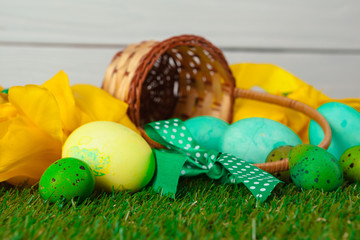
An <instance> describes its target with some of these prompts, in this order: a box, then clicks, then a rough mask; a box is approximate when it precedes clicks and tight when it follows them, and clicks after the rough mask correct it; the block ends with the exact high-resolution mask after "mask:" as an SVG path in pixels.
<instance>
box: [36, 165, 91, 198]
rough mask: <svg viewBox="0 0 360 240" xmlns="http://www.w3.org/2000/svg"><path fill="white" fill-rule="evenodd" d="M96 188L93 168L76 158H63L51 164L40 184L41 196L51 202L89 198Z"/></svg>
mask: <svg viewBox="0 0 360 240" xmlns="http://www.w3.org/2000/svg"><path fill="white" fill-rule="evenodd" d="M94 188H95V176H94V174H93V172H92V170H91V168H90V167H89V166H88V165H87V164H86V163H85V162H83V161H81V160H79V159H76V158H62V159H60V160H58V161H56V162H54V163H53V164H51V165H50V166H49V167H48V168H47V169H46V170H45V172H44V173H43V175H42V176H41V179H40V183H39V191H40V195H41V197H42V198H43V199H45V200H48V201H50V202H56V201H58V200H63V199H64V200H70V199H72V198H74V199H77V200H78V201H79V202H81V201H83V200H84V199H85V198H87V197H89V196H90V195H91V193H92V192H93V191H94Z"/></svg>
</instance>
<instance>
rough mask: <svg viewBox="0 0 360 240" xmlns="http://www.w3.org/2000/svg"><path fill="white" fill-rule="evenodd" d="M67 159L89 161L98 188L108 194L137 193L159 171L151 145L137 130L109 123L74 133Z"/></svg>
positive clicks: (94, 124) (68, 143)
mask: <svg viewBox="0 0 360 240" xmlns="http://www.w3.org/2000/svg"><path fill="white" fill-rule="evenodd" d="M62 156H63V157H74V158H78V159H81V160H83V161H85V162H86V163H87V164H88V165H89V166H90V168H91V169H92V170H93V173H94V175H95V179H96V187H98V188H99V189H103V190H105V191H108V192H111V191H113V190H114V191H122V190H130V191H137V190H139V189H141V188H142V187H144V186H145V185H147V184H148V183H149V182H150V180H151V179H152V177H153V175H154V172H155V158H154V155H153V153H152V150H151V148H150V146H149V145H148V143H147V142H146V141H145V140H144V139H143V138H142V137H141V136H140V135H139V134H137V133H135V132H134V131H133V130H131V129H129V128H127V127H125V126H123V125H121V124H118V123H115V122H108V121H96V122H90V123H87V124H85V125H82V126H81V127H79V128H77V129H76V130H75V131H74V132H72V133H71V134H70V136H69V137H68V139H67V140H66V142H65V144H64V146H63V152H62Z"/></svg>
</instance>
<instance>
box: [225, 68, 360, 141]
mask: <svg viewBox="0 0 360 240" xmlns="http://www.w3.org/2000/svg"><path fill="white" fill-rule="evenodd" d="M230 69H231V71H232V72H233V74H234V77H235V79H236V87H237V88H242V89H252V88H255V90H256V89H259V88H261V89H263V90H264V91H266V92H268V93H271V94H274V95H277V96H286V97H288V98H291V99H294V100H297V101H300V102H303V103H305V104H307V105H309V106H311V107H313V108H315V109H317V108H318V107H319V106H320V105H322V104H324V103H327V102H334V101H337V102H342V103H345V104H348V105H350V106H352V107H354V108H355V109H357V110H358V111H360V99H341V100H338V99H332V98H330V97H328V96H326V95H325V94H323V93H322V92H320V91H318V90H316V89H315V88H314V87H312V86H310V85H308V84H306V83H305V82H303V81H301V80H300V79H298V78H297V77H295V76H294V75H292V74H290V73H289V72H287V71H285V70H284V69H281V68H280V67H277V66H275V65H272V64H255V63H242V64H233V65H231V66H230ZM249 117H263V118H269V119H272V120H275V121H278V122H281V123H283V124H285V125H287V126H288V127H290V128H291V129H292V130H294V131H295V132H296V133H297V134H298V135H299V137H300V138H301V140H302V141H303V142H304V143H307V142H308V141H309V140H308V126H309V123H310V118H309V117H307V116H306V115H304V114H302V113H300V112H297V111H294V110H292V109H289V108H285V107H281V106H277V105H273V104H269V103H264V102H259V101H255V100H249V99H236V101H235V104H234V115H233V122H236V121H238V120H240V119H244V118H249Z"/></svg>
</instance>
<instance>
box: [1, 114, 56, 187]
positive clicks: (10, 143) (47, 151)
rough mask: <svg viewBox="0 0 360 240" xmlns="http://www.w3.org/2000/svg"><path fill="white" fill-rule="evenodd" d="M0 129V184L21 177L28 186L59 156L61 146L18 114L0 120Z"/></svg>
mask: <svg viewBox="0 0 360 240" xmlns="http://www.w3.org/2000/svg"><path fill="white" fill-rule="evenodd" d="M0 129H2V135H1V138H0V153H1V154H0V182H1V181H6V180H8V179H13V180H16V177H19V176H21V177H22V178H23V180H24V179H30V183H34V181H35V180H39V179H40V177H41V175H42V173H43V172H44V171H45V169H46V168H47V167H48V166H49V165H50V164H51V163H53V162H54V161H55V160H57V159H59V158H60V157H61V144H62V143H61V142H60V141H57V140H55V139H54V138H52V137H50V136H49V135H48V134H46V133H45V132H44V131H43V130H42V129H39V128H37V127H35V126H34V124H33V122H32V121H30V120H29V119H28V118H26V117H25V116H23V115H21V114H19V115H18V116H16V117H14V118H12V119H10V120H4V121H1V122H0ZM14 178H15V179H14ZM15 182H16V181H15ZM13 183H14V182H13ZM17 183H20V182H17Z"/></svg>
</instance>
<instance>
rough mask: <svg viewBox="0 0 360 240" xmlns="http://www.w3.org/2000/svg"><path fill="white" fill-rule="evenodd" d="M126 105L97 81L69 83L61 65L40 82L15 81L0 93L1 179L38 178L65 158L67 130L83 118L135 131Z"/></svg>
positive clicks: (32, 180) (13, 181)
mask: <svg viewBox="0 0 360 240" xmlns="http://www.w3.org/2000/svg"><path fill="white" fill-rule="evenodd" d="M0 89H1V90H2V88H0ZM126 111H127V104H125V103H124V102H122V101H120V100H117V99H115V98H114V97H112V96H111V95H110V94H108V93H106V92H105V91H103V90H101V89H99V88H97V87H95V86H91V85H85V84H84V85H75V86H73V87H70V85H69V80H68V77H67V75H66V74H65V72H63V71H60V72H59V73H58V74H56V75H55V76H54V77H53V78H52V79H50V80H49V81H47V82H45V83H44V84H43V85H41V86H40V85H26V86H14V87H11V88H10V89H9V92H8V94H1V95H0V182H2V181H8V182H10V183H12V184H15V185H17V184H23V183H24V182H27V183H28V184H34V183H36V182H37V181H39V179H40V177H41V175H42V173H43V172H44V171H45V169H46V168H47V167H48V166H49V165H50V164H52V163H53V162H54V161H56V160H58V159H60V158H61V148H62V145H63V143H64V142H65V140H66V138H67V137H68V136H69V134H70V133H71V132H72V131H73V130H75V129H76V128H77V127H79V126H81V125H83V124H85V123H88V122H91V121H98V120H104V121H113V122H117V123H120V124H123V125H125V126H127V127H129V128H131V129H133V130H134V131H137V129H136V127H135V125H134V124H133V123H132V122H131V121H130V120H129V118H128V117H127V115H126Z"/></svg>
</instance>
